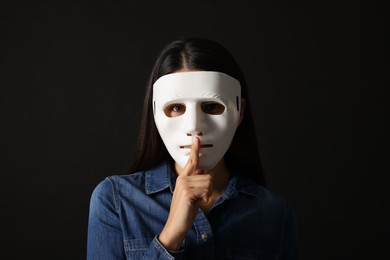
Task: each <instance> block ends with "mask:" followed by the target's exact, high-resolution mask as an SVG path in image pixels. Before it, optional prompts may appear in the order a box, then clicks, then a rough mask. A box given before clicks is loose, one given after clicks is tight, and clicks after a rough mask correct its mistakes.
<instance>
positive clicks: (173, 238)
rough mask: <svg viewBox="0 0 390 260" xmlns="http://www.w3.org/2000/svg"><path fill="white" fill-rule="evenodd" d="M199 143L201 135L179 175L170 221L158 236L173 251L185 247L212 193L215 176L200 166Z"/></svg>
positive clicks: (195, 141) (192, 147)
mask: <svg viewBox="0 0 390 260" xmlns="http://www.w3.org/2000/svg"><path fill="white" fill-rule="evenodd" d="M199 146H200V141H199V138H195V140H194V142H193V144H192V146H191V153H190V157H189V159H188V162H187V164H186V165H185V167H184V169H183V170H182V172H181V173H180V175H179V176H178V177H177V180H176V187H175V190H174V192H173V197H172V202H171V208H170V211H169V215H168V220H167V222H166V223H165V226H164V228H163V230H162V231H161V234H160V235H159V238H158V239H159V241H160V243H161V244H162V245H163V246H164V247H165V248H166V249H167V250H170V251H175V250H179V249H180V248H181V245H182V242H183V240H184V238H185V237H186V235H187V233H188V230H189V229H190V228H191V226H192V223H193V222H194V220H195V217H196V214H197V212H198V209H199V206H201V205H202V204H207V202H208V201H209V198H210V196H211V194H212V179H211V176H210V175H208V174H204V171H203V170H201V169H199V168H198V161H199Z"/></svg>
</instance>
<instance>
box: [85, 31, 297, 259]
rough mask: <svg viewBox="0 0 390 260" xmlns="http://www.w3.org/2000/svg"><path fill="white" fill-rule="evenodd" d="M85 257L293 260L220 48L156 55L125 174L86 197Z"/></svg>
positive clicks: (277, 202) (236, 74) (278, 205)
mask: <svg viewBox="0 0 390 260" xmlns="http://www.w3.org/2000/svg"><path fill="white" fill-rule="evenodd" d="M87 258H88V259H297V226H296V219H295V215H294V210H293V208H292V207H291V205H290V204H289V203H288V201H286V200H285V199H284V198H282V197H280V196H279V195H277V194H275V193H273V192H271V191H270V190H268V189H267V188H266V187H265V181H264V176H263V173H262V170H261V166H260V158H259V153H258V149H257V142H256V137H255V131H254V125H253V121H252V115H251V110H250V104H249V98H248V93H247V89H246V84H245V80H244V76H243V74H242V72H241V70H240V68H239V66H238V64H237V63H236V61H235V59H234V58H233V57H232V55H231V54H230V53H229V52H228V51H227V50H226V49H225V48H224V47H222V46H221V45H220V44H218V43H216V42H214V41H211V40H208V39H202V38H190V39H183V40H175V41H173V42H171V43H169V44H168V45H167V46H166V47H165V48H164V49H163V50H162V52H161V53H160V56H159V57H158V59H157V61H156V63H155V65H154V68H153V71H152V73H151V76H150V80H149V83H148V85H147V89H146V95H145V102H144V113H143V117H142V122H141V128H140V132H139V138H138V146H137V150H136V156H135V159H134V162H133V164H132V166H131V167H130V169H129V174H125V175H114V176H110V177H107V178H106V179H105V180H103V181H102V182H101V183H99V184H98V185H97V187H96V188H95V190H94V192H93V194H92V197H91V205H90V217H89V224H88V249H87Z"/></svg>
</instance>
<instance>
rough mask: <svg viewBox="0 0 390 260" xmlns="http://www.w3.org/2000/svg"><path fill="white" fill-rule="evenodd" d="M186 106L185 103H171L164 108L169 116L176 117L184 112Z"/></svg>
mask: <svg viewBox="0 0 390 260" xmlns="http://www.w3.org/2000/svg"><path fill="white" fill-rule="evenodd" d="M185 111H186V106H185V105H183V104H171V105H169V106H167V107H166V108H165V109H164V113H165V115H166V116H167V117H175V116H180V115H182V114H184V112H185Z"/></svg>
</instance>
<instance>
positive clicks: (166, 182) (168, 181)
mask: <svg viewBox="0 0 390 260" xmlns="http://www.w3.org/2000/svg"><path fill="white" fill-rule="evenodd" d="M171 172H172V170H171V167H170V166H169V163H168V161H164V162H163V163H161V164H159V165H157V166H156V167H154V168H152V169H151V170H149V171H147V172H146V173H145V191H146V194H153V193H156V192H159V191H162V190H165V189H166V188H168V187H170V188H171V191H173V183H172V178H171Z"/></svg>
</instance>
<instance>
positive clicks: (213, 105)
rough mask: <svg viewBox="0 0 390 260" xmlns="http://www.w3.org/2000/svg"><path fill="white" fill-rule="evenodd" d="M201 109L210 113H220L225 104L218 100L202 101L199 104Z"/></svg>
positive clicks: (223, 109)
mask: <svg viewBox="0 0 390 260" xmlns="http://www.w3.org/2000/svg"><path fill="white" fill-rule="evenodd" d="M201 108H202V111H203V112H204V113H206V114H210V115H220V114H222V113H223V111H225V106H224V105H222V104H220V103H218V102H212V101H210V102H203V103H202V104H201Z"/></svg>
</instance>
